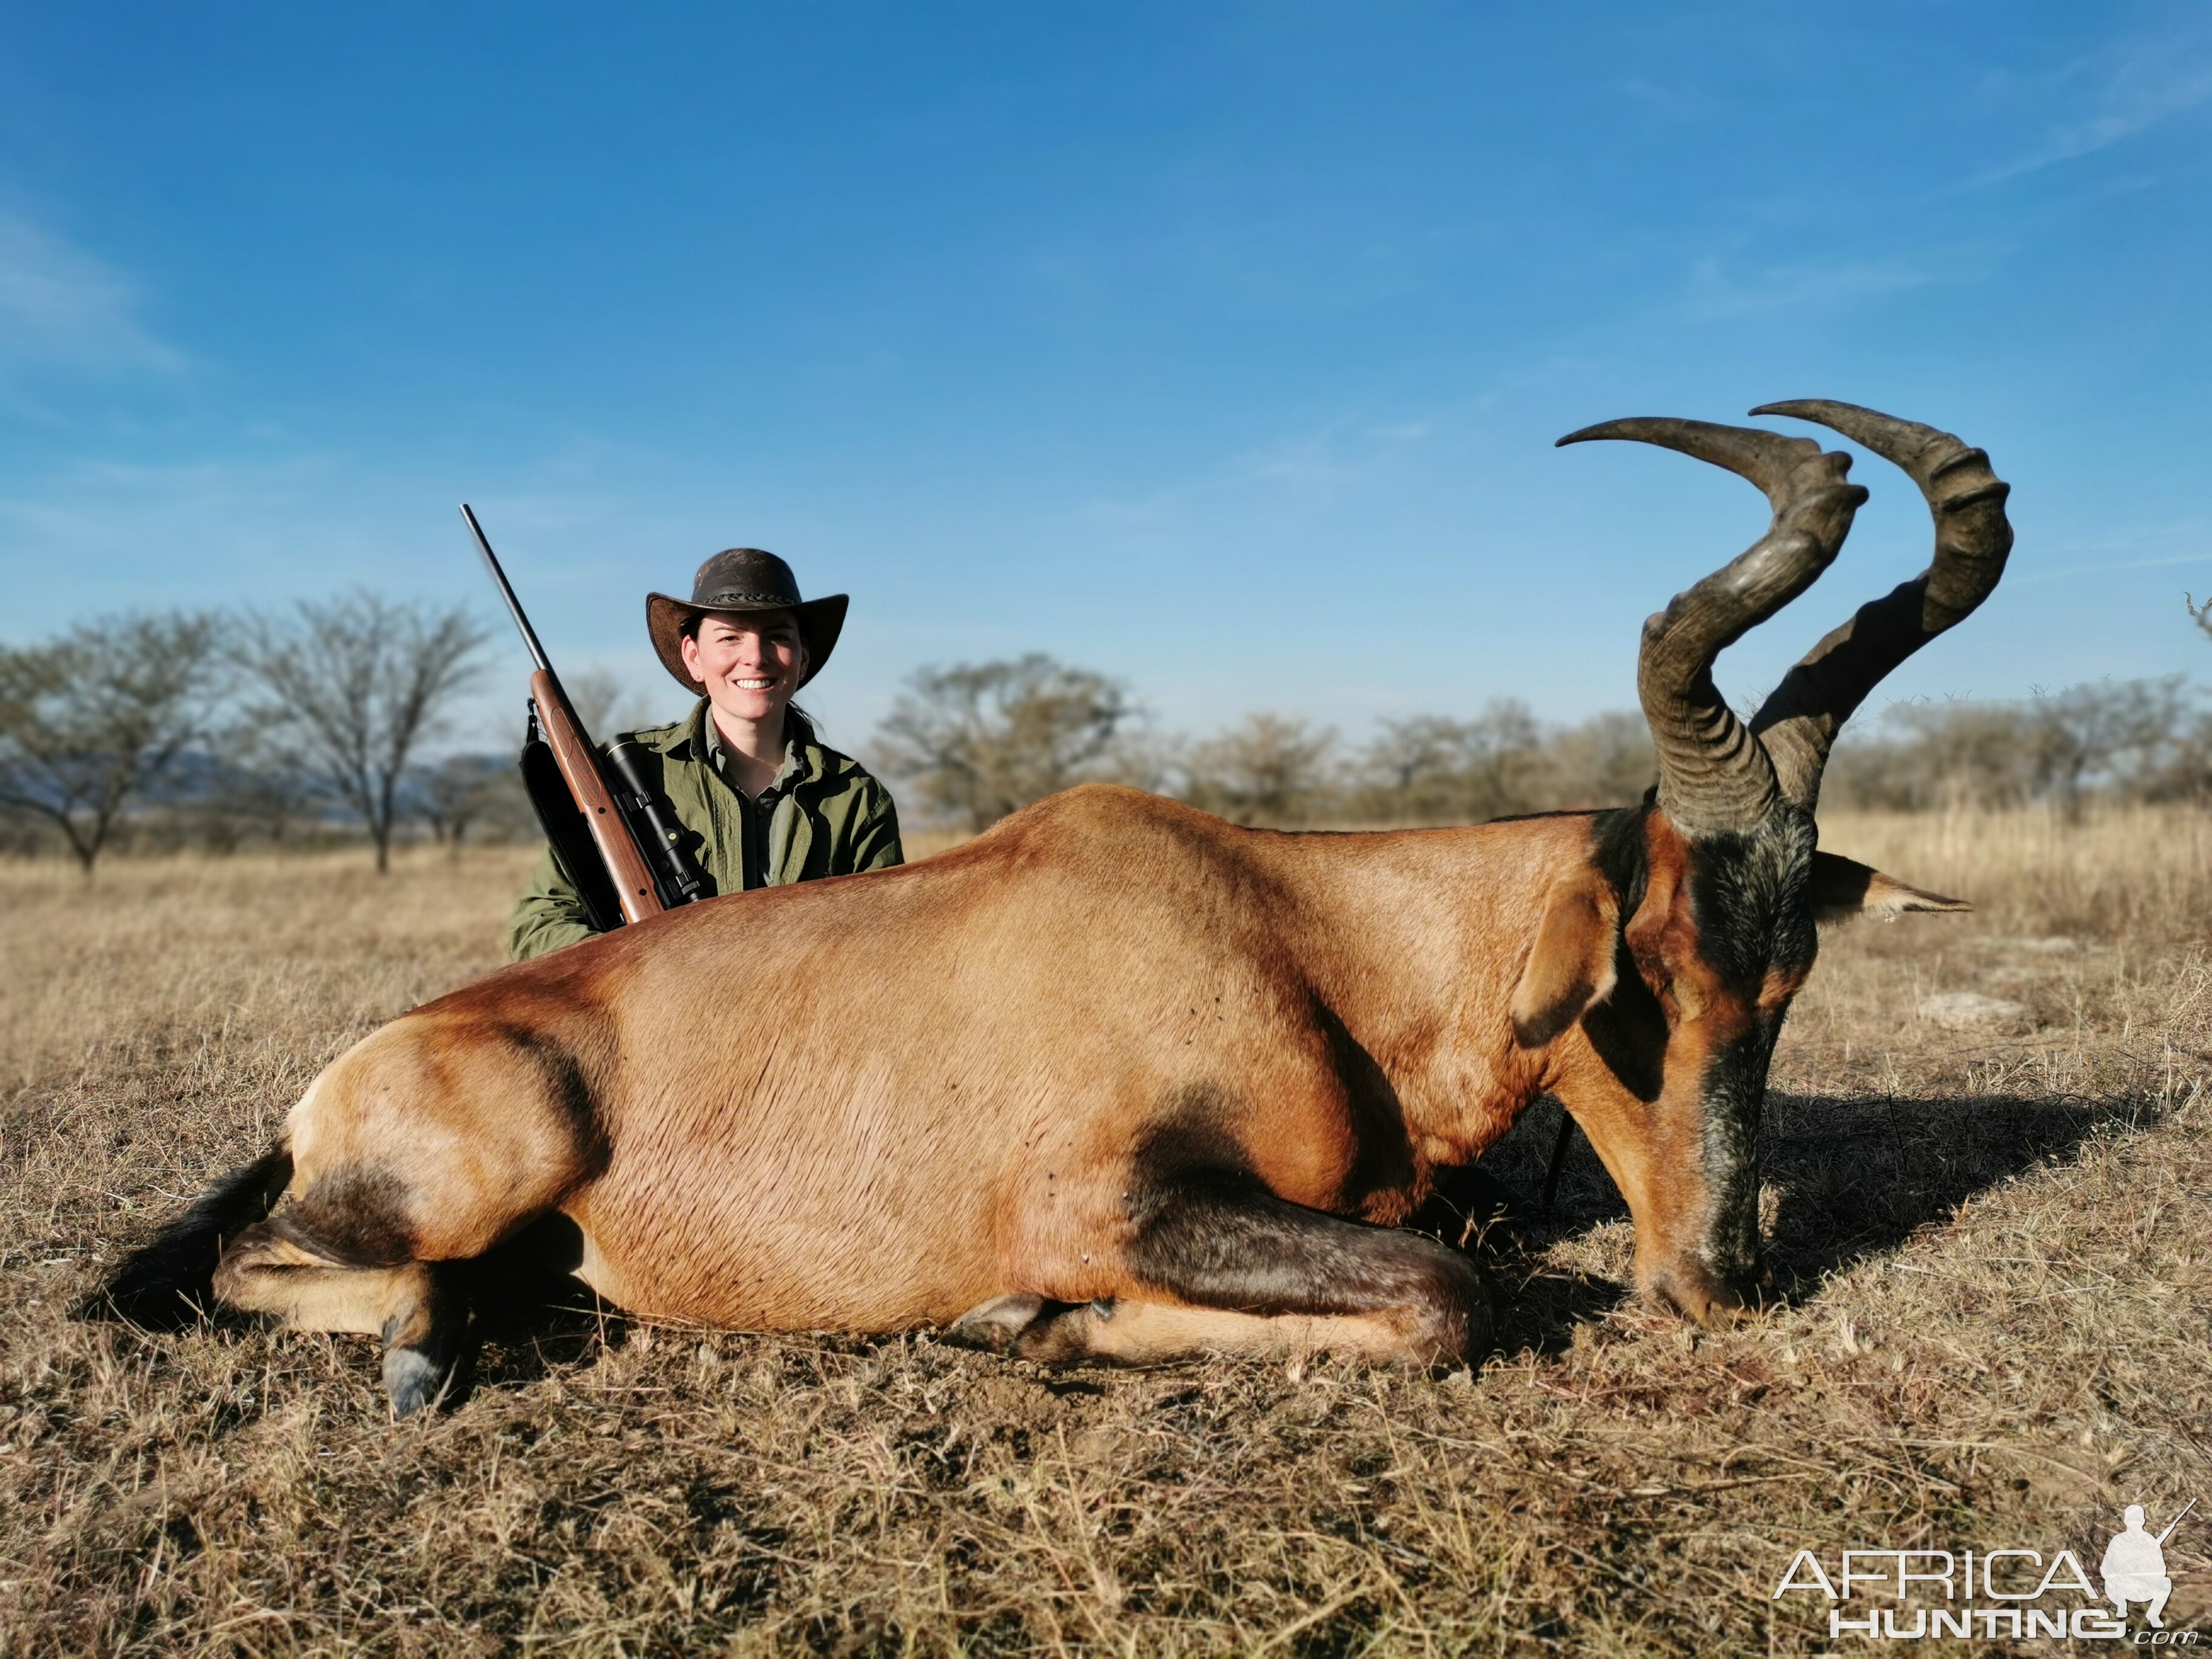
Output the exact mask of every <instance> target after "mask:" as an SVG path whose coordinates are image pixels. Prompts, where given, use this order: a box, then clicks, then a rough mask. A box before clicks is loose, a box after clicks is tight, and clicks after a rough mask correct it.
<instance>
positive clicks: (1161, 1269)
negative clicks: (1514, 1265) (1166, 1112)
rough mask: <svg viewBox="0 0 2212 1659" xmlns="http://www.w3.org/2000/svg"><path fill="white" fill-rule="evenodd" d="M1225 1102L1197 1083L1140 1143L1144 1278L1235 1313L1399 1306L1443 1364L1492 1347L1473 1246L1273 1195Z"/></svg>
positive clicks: (1136, 1253) (1138, 1222)
mask: <svg viewBox="0 0 2212 1659" xmlns="http://www.w3.org/2000/svg"><path fill="white" fill-rule="evenodd" d="M1224 1104H1225V1102H1223V1101H1222V1100H1221V1098H1220V1097H1218V1096H1216V1095H1211V1094H1210V1091H1209V1097H1208V1098H1206V1099H1205V1100H1201V1099H1200V1097H1199V1091H1191V1092H1190V1093H1189V1094H1187V1095H1186V1096H1185V1097H1183V1098H1182V1101H1180V1102H1179V1103H1178V1109H1177V1110H1176V1112H1175V1113H1174V1114H1173V1115H1171V1116H1169V1117H1167V1118H1165V1119H1164V1120H1163V1121H1161V1122H1160V1123H1159V1124H1158V1125H1157V1126H1156V1127H1154V1129H1153V1130H1152V1132H1151V1133H1149V1134H1148V1135H1147V1136H1146V1139H1145V1141H1144V1142H1143V1144H1142V1145H1141V1146H1139V1150H1138V1154H1137V1158H1136V1160H1135V1166H1134V1171H1133V1176H1134V1179H1133V1187H1132V1189H1131V1194H1130V1198H1129V1201H1128V1205H1127V1212H1128V1218H1129V1221H1130V1224H1131V1227H1132V1229H1133V1236H1132V1237H1131V1239H1130V1243H1129V1252H1128V1261H1129V1265H1130V1267H1131V1269H1132V1270H1133V1272H1134V1273H1135V1274H1136V1275H1137V1277H1138V1278H1139V1279H1141V1280H1143V1281H1144V1282H1146V1284H1148V1285H1152V1286H1154V1287H1155V1288H1157V1289H1159V1290H1162V1291H1166V1292H1168V1293H1169V1294H1170V1295H1171V1296H1174V1297H1179V1298H1181V1299H1182V1300H1183V1301H1186V1302H1189V1303H1193V1304H1196V1305H1198V1306H1200V1307H1206V1308H1222V1309H1227V1310H1233V1311H1236V1312H1239V1313H1250V1314H1261V1315H1279V1314H1308V1315H1330V1314H1354V1315H1357V1314H1367V1315H1374V1314H1383V1315H1395V1316H1398V1317H1399V1318H1401V1319H1402V1320H1403V1321H1404V1322H1406V1324H1407V1336H1408V1339H1409V1341H1410V1345H1411V1346H1413V1348H1415V1349H1416V1350H1417V1351H1419V1352H1423V1353H1425V1355H1427V1356H1428V1357H1429V1358H1431V1360H1432V1361H1433V1362H1436V1363H1456V1362H1460V1361H1465V1360H1472V1359H1474V1358H1479V1357H1480V1355H1481V1354H1482V1353H1483V1352H1486V1351H1487V1349H1488V1348H1489V1346H1490V1342H1491V1336H1492V1311H1491V1298H1490V1291H1489V1287H1488V1285H1486V1283H1485V1281H1484V1279H1483V1275H1482V1271H1481V1269H1480V1267H1478V1266H1477V1265H1476V1264H1475V1262H1474V1261H1473V1260H1472V1259H1471V1258H1470V1257H1468V1256H1466V1255H1462V1254H1461V1253H1460V1252H1459V1251H1457V1250H1455V1249H1451V1248H1450V1247H1449V1246H1448V1245H1445V1244H1442V1243H1438V1242H1437V1240H1435V1239H1433V1238H1429V1237H1424V1236H1422V1235H1421V1234H1419V1233H1411V1232H1405V1231H1400V1230H1398V1229H1396V1228H1391V1227H1372V1226H1369V1225H1365V1224H1364V1223H1362V1222H1357V1221H1347V1220H1346V1219H1344V1218H1341V1217H1340V1216H1333V1215H1325V1214H1323V1213H1322V1212H1320V1211H1318V1210H1310V1209H1307V1208H1305V1207H1304V1206H1303V1205H1297V1204H1292V1203H1291V1202H1289V1201H1288V1200H1285V1199H1281V1198H1278V1197H1277V1196H1276V1195H1275V1194H1273V1193H1271V1192H1269V1191H1268V1190H1267V1188H1265V1187H1264V1186H1263V1185H1262V1184H1261V1182H1260V1181H1259V1179H1258V1178H1257V1177H1256V1176H1255V1175H1253V1173H1252V1172H1251V1168H1250V1164H1249V1160H1248V1159H1247V1158H1246V1157H1245V1155H1244V1151H1243V1147H1242V1146H1240V1145H1239V1144H1238V1143H1237V1139H1236V1137H1235V1135H1234V1134H1233V1133H1231V1131H1230V1129H1229V1127H1228V1124H1227V1122H1226V1121H1225V1114H1224V1113H1223V1112H1222V1110H1221V1109H1220V1108H1221V1107H1222V1106H1223V1105H1224Z"/></svg>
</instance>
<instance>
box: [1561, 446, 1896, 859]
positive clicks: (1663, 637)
mask: <svg viewBox="0 0 2212 1659" xmlns="http://www.w3.org/2000/svg"><path fill="white" fill-rule="evenodd" d="M1591 438H1633V439H1635V440H1636V441H1638V442H1640V443H1647V444H1658V445H1661V446H1662V447H1665V448H1668V449H1679V450H1680V451H1681V452H1682V453H1684V454H1686V455H1694V456H1696V457H1697V458H1698V459H1699V460H1702V461H1711V462H1712V463H1713V465H1716V466H1724V467H1726V468H1728V470H1729V471H1731V472H1735V473H1739V474H1741V476H1742V477H1747V478H1748V479H1750V480H1751V481H1752V483H1755V484H1757V485H1758V486H1759V488H1760V489H1763V490H1765V492H1766V499H1767V500H1768V501H1771V503H1772V504H1773V507H1774V521H1773V523H1772V524H1771V525H1770V526H1768V527H1767V532H1766V533H1765V535H1764V536H1761V537H1760V538H1759V539H1758V540H1757V541H1755V542H1753V544H1751V546H1750V547H1749V548H1747V550H1745V551H1743V552H1742V553H1741V554H1739V555H1738V556H1736V557H1735V560H1733V561H1732V562H1729V564H1727V565H1725V566H1723V568H1720V569H1718V570H1717V571H1715V572H1714V573H1713V574H1711V575H1710V576H1708V577H1706V578H1705V580H1703V581H1701V582H1699V583H1698V585H1697V586H1694V587H1692V588H1690V589H1689V590H1688V591H1687V592H1682V593H1678V594H1676V595H1675V596H1674V602H1673V603H1672V604H1670V605H1668V607H1667V609H1666V610H1665V611H1662V612H1661V613H1660V614H1659V615H1657V616H1656V617H1652V618H1651V619H1650V621H1648V622H1646V623H1644V643H1643V647H1642V648H1641V649H1640V650H1639V652H1638V655H1637V662H1636V690H1637V696H1638V698H1639V699H1640V700H1641V701H1642V702H1643V704H1644V719H1645V720H1648V721H1649V722H1650V726H1651V739H1652V742H1653V743H1654V744H1656V746H1657V748H1658V750H1659V804H1660V805H1662V806H1663V807H1664V808H1666V810H1667V814H1668V817H1671V818H1672V819H1673V820H1674V824H1675V827H1676V828H1678V829H1680V830H1681V831H1682V833H1683V834H1685V835H1686V836H1692V837H1695V836H1715V835H1729V834H1741V833H1743V832H1745V831H1747V830H1749V829H1753V828H1754V827H1755V826H1756V825H1757V824H1758V823H1759V821H1760V820H1761V819H1763V818H1764V817H1765V816H1766V814H1767V811H1768V810H1769V809H1770V808H1771V806H1772V805H1773V804H1774V800H1775V796H1776V793H1777V779H1776V775H1775V770H1774V767H1773V765H1772V763H1771V762H1770V761H1769V760H1768V758H1767V756H1766V752H1765V750H1763V749H1762V748H1761V747H1760V746H1759V741H1758V739H1757V738H1754V737H1753V736H1752V734H1751V733H1750V732H1747V731H1746V730H1745V729H1744V726H1743V722H1742V721H1741V720H1738V719H1737V718H1736V717H1735V712H1734V711H1733V710H1732V709H1730V708H1729V706H1728V702H1727V700H1726V699H1725V698H1723V696H1721V694H1720V691H1719V689H1718V688H1717V687H1716V686H1715V685H1714V684H1713V659H1714V658H1715V657H1717V656H1718V655H1719V654H1720V653H1721V652H1722V651H1723V650H1724V649H1726V648H1727V647H1729V646H1730V645H1732V644H1734V643H1735V641H1737V640H1739V639H1741V637H1742V636H1743V635H1744V634H1745V633H1746V632H1747V631H1748V630H1749V629H1753V628H1754V627H1756V626H1757V625H1758V624H1759V623H1762V622H1764V621H1765V620H1766V618H1767V617H1771V616H1772V615H1773V614H1774V613H1775V612H1776V611H1779V610H1780V609H1781V608H1782V607H1783V606H1784V605H1787V604H1789V603H1790V600H1792V599H1796V597H1797V596H1798V595H1799V594H1800V593H1802V592H1804V591H1805V589H1806V588H1807V587H1808V586H1810V585H1811V583H1812V581H1813V580H1814V578H1815V577H1817V576H1818V575H1819V574H1820V573H1821V572H1822V571H1823V570H1825V569H1826V568H1828V564H1829V562H1830V561H1832V559H1833V558H1834V557H1835V556H1836V553H1837V550H1838V549H1840V548H1841V547H1842V546H1843V544H1844V536H1845V535H1846V534H1847V533H1848V532H1850V527H1851V515H1852V514H1853V513H1856V512H1857V510H1858V507H1859V503H1860V502H1862V501H1864V500H1866V495H1867V493H1866V491H1865V490H1863V489H1860V488H1859V486H1858V485H1857V484H1854V483H1846V482H1845V480H1844V474H1845V473H1847V472H1848V471H1850V465H1851V460H1850V456H1848V455H1846V454H1844V453H1842V452H1840V451H1834V452H1829V453H1822V451H1821V448H1820V445H1818V444H1816V443H1814V441H1812V440H1811V439H1809V438H1788V437H1784V436H1783V435H1781V434H1780V433H1777V432H1762V431H1760V430H1759V429H1758V428H1753V427H1740V426H1717V425H1714V424H1713V423H1712V422H1708V421H1686V420H1675V419H1669V418H1664V417H1658V416H1638V417H1635V418H1632V419H1629V420H1624V421H1606V422H1601V423H1600V424H1598V425H1596V426H1587V427H1584V428H1583V429H1582V430H1581V431H1579V432H1571V433H1569V434H1568V435H1566V436H1565V437H1564V438H1562V439H1560V440H1559V442H1561V443H1562V444H1571V443H1580V442H1583V441H1585V440H1587V439H1591Z"/></svg>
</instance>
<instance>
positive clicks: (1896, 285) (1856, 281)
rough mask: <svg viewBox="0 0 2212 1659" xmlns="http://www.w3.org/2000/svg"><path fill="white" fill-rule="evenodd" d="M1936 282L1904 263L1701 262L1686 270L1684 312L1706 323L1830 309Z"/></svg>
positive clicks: (1922, 270)
mask: <svg viewBox="0 0 2212 1659" xmlns="http://www.w3.org/2000/svg"><path fill="white" fill-rule="evenodd" d="M1934 281H1936V273H1935V272H1934V271H1932V270H1929V269H1928V268H1927V267H1926V266H1924V265H1923V264H1917V263H1915V262H1914V261H1911V260H1907V259H1804V260H1796V261H1792V262H1791V263H1790V264H1773V265H1767V266H1765V267H1763V268H1761V269H1759V270H1744V271H1737V270H1730V269H1729V267H1728V266H1727V265H1726V264H1723V262H1722V261H1721V260H1719V259H1717V258H1705V259H1700V260H1699V261H1698V262H1697V264H1694V265H1692V267H1691V269H1690V289H1689V293H1688V295H1686V298H1685V301H1684V308H1685V309H1686V311H1687V312H1688V313H1689V314H1690V316H1692V318H1695V319H1699V320H1700V321H1705V322H1711V321H1714V320H1717V319H1722V318H1727V317H1745V316H1750V315H1753V314H1754V313H1770V312H1790V311H1804V310H1832V309H1838V308H1841V307H1848V306H1851V305H1855V304H1857V302H1858V301H1862V300H1869V299H1873V298H1875V297H1876V296H1878V295H1884V294H1901V293H1903V292H1905V290H1906V289H1915V288H1919V287H1921V286H1923V284H1925V283H1931V282H1934Z"/></svg>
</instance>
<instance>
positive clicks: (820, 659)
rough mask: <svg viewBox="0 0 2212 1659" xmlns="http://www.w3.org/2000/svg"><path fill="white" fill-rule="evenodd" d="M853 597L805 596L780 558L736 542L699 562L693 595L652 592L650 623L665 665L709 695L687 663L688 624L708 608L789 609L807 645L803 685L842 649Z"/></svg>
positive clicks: (697, 692)
mask: <svg viewBox="0 0 2212 1659" xmlns="http://www.w3.org/2000/svg"><path fill="white" fill-rule="evenodd" d="M850 602H851V596H850V595H849V594H845V593H832V594H830V595H829V597H828V598H827V599H800V598H799V579H798V578H797V577H795V576H793V574H791V567H790V566H789V565H787V564H786V563H785V562H783V561H782V560H781V559H779V558H777V557H776V556H775V554H773V553H769V552H766V551H764V550H762V549H760V548H757V547H733V548H731V549H730V550H728V551H726V552H723V553H717V554H716V555H714V557H713V558H711V559H709V560H708V561H707V562H706V563H704V564H702V565H701V566H700V567H699V574H697V575H696V576H695V577H693V578H692V579H691V597H690V599H688V600H686V599H671V597H669V595H667V594H665V593H648V594H647V595H646V596H645V627H646V631H647V633H649V634H651V635H653V650H654V652H655V653H658V654H659V658H660V665H661V666H662V667H663V668H665V669H666V670H667V671H669V672H670V673H671V674H673V675H674V676H675V677H676V681H677V684H679V685H681V686H682V687H683V688H684V690H687V691H689V692H690V693H691V695H692V696H705V695H706V691H707V688H706V687H705V686H704V685H702V684H700V683H699V682H698V681H697V680H695V679H693V678H691V676H690V673H689V672H688V671H686V670H685V669H684V623H687V622H689V621H690V619H691V618H692V617H696V616H697V615H699V614H700V613H701V612H702V611H790V612H791V613H792V614H793V616H795V617H798V618H799V643H800V644H802V645H804V646H805V647H806V672H805V674H803V675H801V676H800V677H799V684H801V685H804V684H806V682H807V681H808V680H811V679H812V678H814V677H815V676H816V675H817V674H818V673H820V672H821V671H822V665H823V663H825V662H828V661H829V653H831V652H832V651H834V650H836V648H837V635H839V634H841V633H842V632H843V631H844V629H845V607H846V605H848V604H849V603H850Z"/></svg>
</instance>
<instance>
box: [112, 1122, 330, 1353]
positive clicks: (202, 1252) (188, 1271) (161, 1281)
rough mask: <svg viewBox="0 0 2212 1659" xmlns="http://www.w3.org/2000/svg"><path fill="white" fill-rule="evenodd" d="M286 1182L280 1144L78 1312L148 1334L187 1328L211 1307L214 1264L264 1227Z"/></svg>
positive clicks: (130, 1259)
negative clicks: (115, 1318) (112, 1318)
mask: <svg viewBox="0 0 2212 1659" xmlns="http://www.w3.org/2000/svg"><path fill="white" fill-rule="evenodd" d="M291 1182H292V1152H291V1148H290V1147H289V1146H286V1145H285V1144H284V1143H283V1142H282V1141H279V1142H278V1143H277V1144H276V1146H272V1147H270V1149H269V1151H267V1152H264V1153H263V1154H262V1155H261V1156H260V1157H259V1158H255V1159H254V1160H253V1162H252V1163H251V1164H246V1165H245V1166H243V1167H242V1168H240V1169H236V1170H232V1171H231V1172H230V1173H229V1174H228V1175H227V1176H223V1177H222V1180H220V1181H218V1182H216V1183H215V1185H214V1186H212V1187H210V1188H208V1189H207V1191H206V1192H204V1193H203V1194H200V1196H199V1197H198V1198H197V1199H196V1200H193V1203H192V1206H191V1208H190V1209H188V1210H186V1211H185V1212H184V1213H183V1214H182V1215H180V1216H179V1217H178V1218H176V1219H175V1220H174V1221H172V1222H171V1223H169V1225H167V1226H166V1227H164V1228H162V1229H161V1231H159V1232H158V1233H155V1235H154V1237H152V1238H150V1239H149V1240H148V1241H147V1242H146V1243H144V1244H142V1245H140V1246H139V1247H138V1249H135V1250H133V1251H132V1252H131V1254H130V1255H127V1256H125V1257H124V1259H123V1261H122V1263H121V1265H119V1266H118V1267H117V1268H116V1269H115V1272H114V1273H113V1274H112V1275H111V1276H110V1277H109V1279H108V1280H107V1282H106V1284H105V1285H102V1286H101V1287H100V1289H99V1290H97V1291H94V1292H93V1294H92V1295H91V1296H89V1297H87V1298H86V1299H85V1300H84V1302H82V1304H79V1312H80V1313H82V1314H87V1315H97V1314H101V1313H106V1312H111V1311H112V1312H113V1313H116V1314H118V1315H120V1316H122V1317H123V1318H125V1319H127V1320H129V1321H130V1322H131V1323H132V1324H134V1325H143V1326H144V1327H145V1328H147V1329H148V1330H173V1329H174V1328H177V1327H178V1326H180V1325H185V1324H189V1323H191V1322H192V1321H193V1320H195V1319H197V1318H198V1317H200V1316H202V1315H203V1314H204V1313H205V1312H206V1311H207V1310H209V1309H210V1308H211V1307H212V1306H214V1304H215V1291H214V1279H215V1269H216V1262H218V1261H221V1260H222V1248H223V1246H224V1245H225V1244H227V1243H229V1242H230V1241H231V1240H232V1239H234V1238H236V1237H238V1236H239V1235H240V1233H242V1232H244V1231H246V1229H247V1228H248V1227H250V1226H252V1225H253V1224H254V1223H256V1222H258V1221H261V1220H263V1219H265V1218H267V1216H268V1214H269V1212H270V1211H271V1210H273V1209H275V1208H276V1200H278V1199H280V1198H282V1197H283V1195H284V1189H285V1188H287V1187H289V1185H291Z"/></svg>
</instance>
